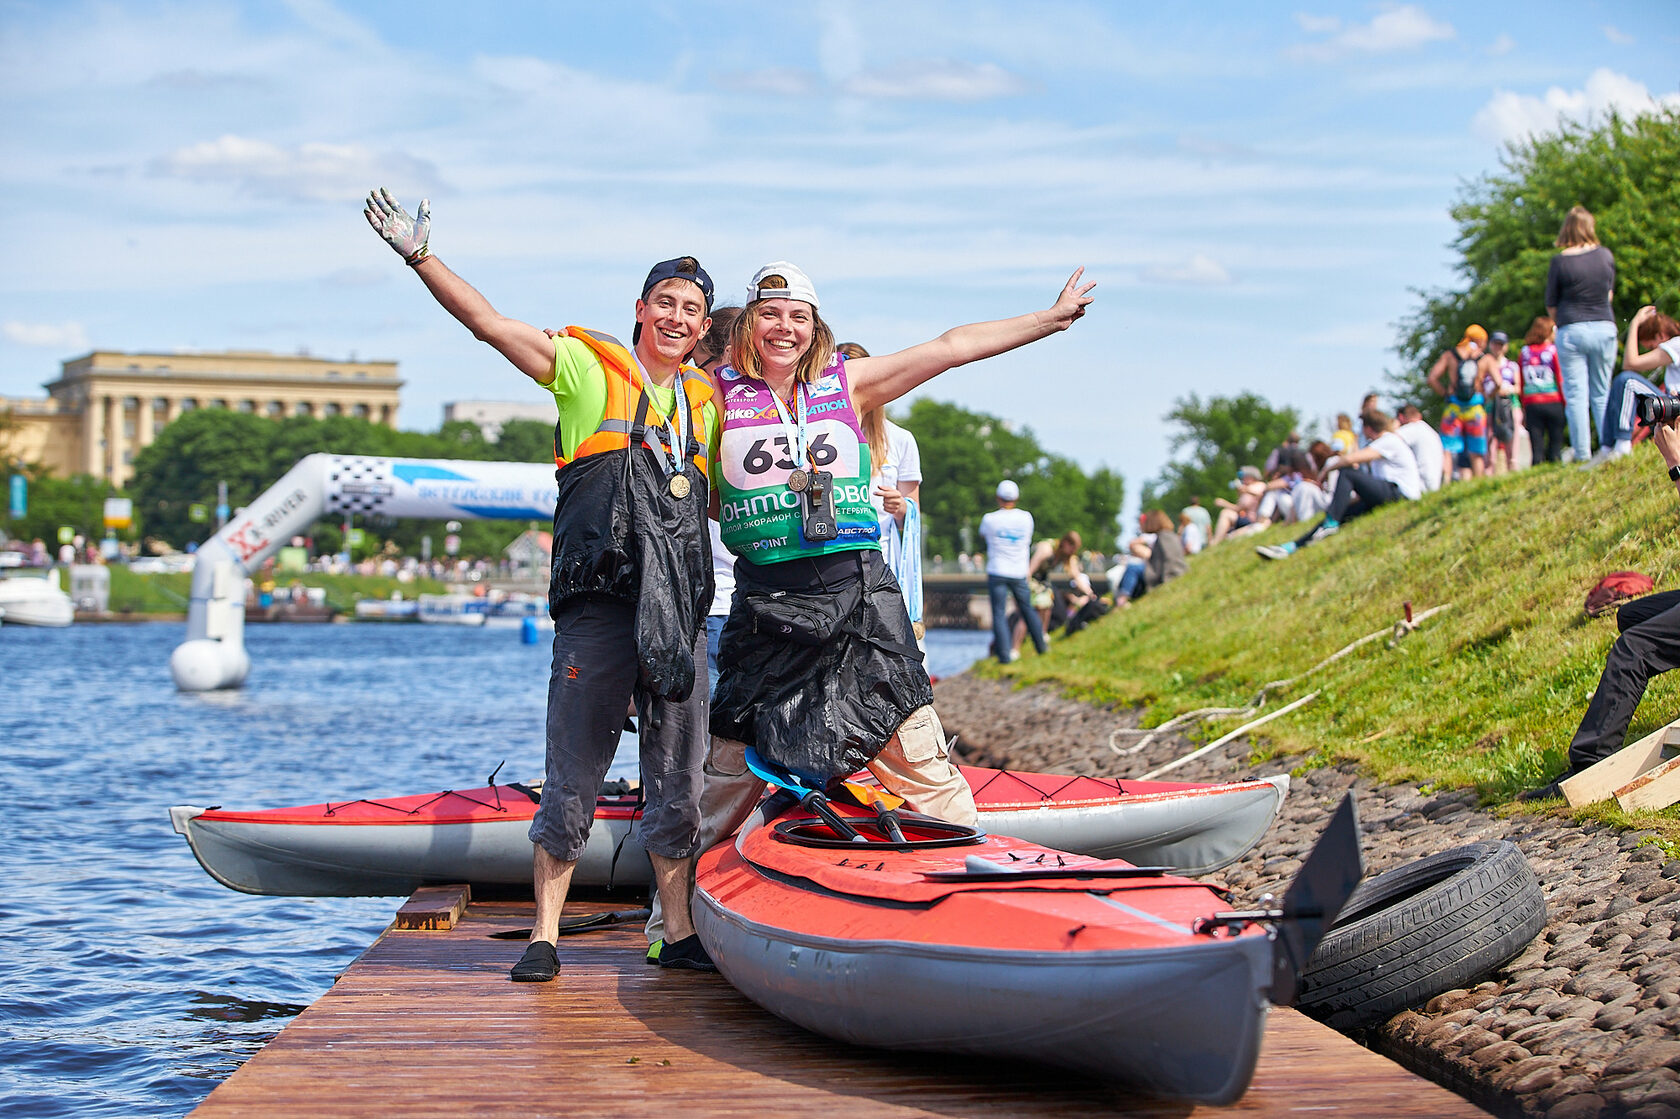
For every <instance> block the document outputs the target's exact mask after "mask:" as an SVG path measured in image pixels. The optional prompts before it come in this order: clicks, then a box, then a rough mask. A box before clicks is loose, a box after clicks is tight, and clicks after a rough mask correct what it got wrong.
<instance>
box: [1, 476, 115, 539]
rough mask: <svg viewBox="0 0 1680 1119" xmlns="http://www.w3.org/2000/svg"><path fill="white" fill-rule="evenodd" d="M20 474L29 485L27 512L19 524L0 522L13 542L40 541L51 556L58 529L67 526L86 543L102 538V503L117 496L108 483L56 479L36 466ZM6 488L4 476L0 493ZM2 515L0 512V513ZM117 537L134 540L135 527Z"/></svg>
mask: <svg viewBox="0 0 1680 1119" xmlns="http://www.w3.org/2000/svg"><path fill="white" fill-rule="evenodd" d="M22 473H23V476H24V478H25V479H26V480H27V481H28V484H29V491H28V492H29V502H28V505H29V509H28V512H26V513H25V514H24V516H23V518H22V519H21V520H12V519H10V518H7V519H6V520H5V521H3V522H0V526H3V527H4V528H5V530H6V533H7V535H9V536H11V537H13V538H14V539H17V540H33V539H35V538H36V537H40V538H41V539H42V540H44V541H46V543H47V546H48V548H49V549H51V550H52V551H53V552H55V553H56V552H57V550H58V529H59V526H60V525H68V526H69V527H71V528H72V529H75V530H76V531H77V532H79V533H81V534H82V535H83V536H86V537H88V538H89V539H98V538H100V537H102V536H104V535H105V499H106V498H107V497H117V496H119V494H118V492H117V491H116V490H115V489H114V488H112V486H111V484H110V483H109V482H106V481H105V480H104V479H102V478H95V477H93V476H91V475H88V474H77V475H75V476H74V477H70V478H59V477H57V476H55V475H54V474H53V473H52V472H51V471H50V470H47V469H45V468H43V467H38V466H27V467H25V468H24V469H23V471H22ZM9 485H10V474H9V473H8V474H7V481H6V482H5V483H4V484H0V493H5V492H6V489H5V487H6V486H9ZM3 511H4V509H3V508H0V512H3ZM118 536H120V537H123V538H124V539H130V540H132V539H136V538H137V537H138V525H136V526H135V527H134V528H130V529H129V530H127V531H126V532H121V533H118Z"/></svg>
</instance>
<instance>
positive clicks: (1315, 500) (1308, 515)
mask: <svg viewBox="0 0 1680 1119" xmlns="http://www.w3.org/2000/svg"><path fill="white" fill-rule="evenodd" d="M1357 449H1358V448H1357V447H1355V448H1353V450H1357ZM1334 454H1335V452H1334V451H1333V450H1331V448H1330V444H1328V443H1326V442H1325V441H1324V440H1322V439H1315V440H1313V445H1312V446H1311V447H1308V448H1307V465H1308V467H1309V469H1308V470H1306V471H1305V472H1304V473H1303V474H1302V475H1301V484H1300V485H1298V486H1296V487H1295V492H1294V493H1293V494H1291V495H1290V496H1291V497H1292V498H1293V499H1294V501H1295V509H1294V516H1293V517H1292V518H1291V520H1295V521H1310V520H1312V519H1313V518H1314V517H1316V516H1318V515H1319V514H1320V513H1322V512H1324V511H1325V510H1326V509H1328V508H1330V492H1329V490H1327V489H1325V485H1326V484H1328V485H1330V486H1334V485H1335V479H1334V477H1333V476H1332V477H1328V478H1326V479H1325V480H1324V482H1323V483H1321V482H1320V481H1319V478H1320V476H1321V475H1322V474H1323V472H1324V464H1325V463H1327V462H1329V461H1330V459H1331V456H1332V455H1334Z"/></svg>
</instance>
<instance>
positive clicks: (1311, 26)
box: [1295, 12, 1342, 35]
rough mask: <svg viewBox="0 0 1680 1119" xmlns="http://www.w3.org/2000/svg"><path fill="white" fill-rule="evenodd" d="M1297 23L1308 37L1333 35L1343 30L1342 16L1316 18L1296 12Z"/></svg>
mask: <svg viewBox="0 0 1680 1119" xmlns="http://www.w3.org/2000/svg"><path fill="white" fill-rule="evenodd" d="M1295 23H1296V25H1297V26H1299V27H1300V28H1301V30H1302V31H1305V32H1306V33H1307V34H1308V35H1333V34H1335V33H1336V32H1338V31H1340V30H1341V29H1342V20H1341V17H1340V16H1315V15H1308V14H1307V13H1306V12H1296V13H1295Z"/></svg>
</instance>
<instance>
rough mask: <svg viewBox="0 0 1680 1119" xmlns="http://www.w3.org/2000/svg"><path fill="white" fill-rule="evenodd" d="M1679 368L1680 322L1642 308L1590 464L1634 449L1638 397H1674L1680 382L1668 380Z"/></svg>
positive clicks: (1633, 324)
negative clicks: (1660, 382) (1599, 439)
mask: <svg viewBox="0 0 1680 1119" xmlns="http://www.w3.org/2000/svg"><path fill="white" fill-rule="evenodd" d="M1646 347H1650V348H1649V349H1646ZM1677 365H1680V323H1676V322H1675V321H1674V320H1673V319H1671V318H1669V317H1668V316H1667V315H1665V314H1663V313H1662V312H1661V311H1659V310H1657V309H1656V308H1655V307H1648V306H1647V307H1641V308H1639V310H1637V311H1635V312H1634V313H1633V318H1632V319H1630V320H1629V321H1628V331H1627V348H1626V349H1625V350H1624V351H1623V353H1622V372H1621V373H1619V374H1617V375H1616V378H1615V380H1613V381H1611V382H1610V396H1609V399H1608V401H1607V402H1606V403H1605V406H1604V422H1603V423H1602V424H1600V425H1599V428H1598V433H1599V435H1600V436H1601V442H1602V443H1603V446H1602V447H1601V448H1599V452H1598V453H1597V454H1596V455H1594V456H1593V457H1592V460H1591V461H1590V462H1589V464H1588V465H1591V466H1597V465H1599V464H1600V463H1603V462H1607V461H1609V460H1611V459H1618V458H1621V457H1622V456H1623V455H1625V454H1628V453H1630V452H1631V451H1632V450H1633V417H1634V400H1635V398H1636V397H1641V396H1662V395H1663V394H1664V393H1667V394H1670V395H1672V394H1674V393H1675V392H1676V390H1680V383H1677V382H1675V381H1669V380H1668V379H1667V376H1668V374H1669V373H1671V372H1673V370H1674V369H1675V368H1676V367H1677ZM1646 374H1649V375H1650V376H1649V377H1647V376H1646ZM1658 379H1662V381H1663V387H1662V388H1658V387H1657V385H1656V381H1657V380H1658Z"/></svg>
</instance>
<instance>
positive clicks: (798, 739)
mask: <svg viewBox="0 0 1680 1119" xmlns="http://www.w3.org/2000/svg"><path fill="white" fill-rule="evenodd" d="M735 579H736V586H735V599H734V602H733V603H732V605H731V607H730V611H729V620H728V621H727V622H725V623H724V627H723V635H722V638H721V639H720V641H719V645H718V684H717V690H716V691H715V692H714V693H713V696H712V720H711V730H712V733H713V734H715V735H720V736H722V737H724V738H733V739H736V740H737V741H740V742H744V743H746V744H747V745H748V746H752V747H755V748H756V749H757V750H758V752H759V753H760V754H761V755H762V756H763V757H765V758H767V759H769V760H770V761H773V762H776V763H778V764H780V765H783V766H785V767H787V768H788V769H789V770H791V771H792V772H794V773H796V774H798V775H799V776H800V777H802V778H804V779H805V780H807V781H810V782H811V783H813V784H814V785H817V786H824V785H827V784H828V783H829V782H830V781H832V780H834V779H836V778H840V777H846V776H849V775H850V774H853V773H856V772H857V771H858V770H860V769H862V768H863V767H864V765H865V764H867V763H868V762H869V761H870V760H871V759H873V758H874V757H875V755H876V754H879V753H880V752H881V748H882V747H883V746H885V745H886V743H887V740H888V739H890V738H891V737H892V736H893V735H894V734H895V733H896V732H897V731H898V727H899V724H900V723H902V722H904V720H905V719H906V718H908V717H909V715H910V713H911V712H912V711H915V710H916V709H917V708H918V707H922V706H925V705H926V704H929V703H932V702H933V684H932V682H931V681H930V680H929V679H928V674H927V669H926V667H925V666H924V665H923V663H922V654H921V652H920V650H918V649H917V648H916V637H915V633H914V631H913V630H912V629H911V626H910V615H909V612H908V611H907V610H906V609H905V607H904V596H903V594H902V593H901V592H900V590H899V587H898V581H897V580H896V579H894V578H893V574H892V571H891V570H890V569H889V568H888V567H887V565H886V564H885V563H884V562H883V561H882V559H881V553H880V552H878V551H852V552H841V553H837V554H835V555H830V556H824V557H821V558H818V559H812V560H804V559H801V560H789V561H787V562H784V563H776V564H765V565H762V566H759V565H755V564H752V563H750V562H748V561H746V560H738V561H736V564H735ZM825 611H826V612H827V613H828V615H829V618H830V620H831V621H832V623H833V629H832V632H831V633H829V634H827V635H826V638H824V637H822V636H821V635H819V634H815V633H813V629H812V626H811V625H810V624H809V620H810V619H811V618H812V617H813V616H816V617H820V616H821V615H822V614H823V613H824V612H825ZM781 615H785V616H787V617H789V618H794V619H797V620H798V622H800V623H802V624H799V625H796V626H790V625H783V624H779V623H778V620H777V619H778V617H779V616H781ZM813 642H815V643H813Z"/></svg>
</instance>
